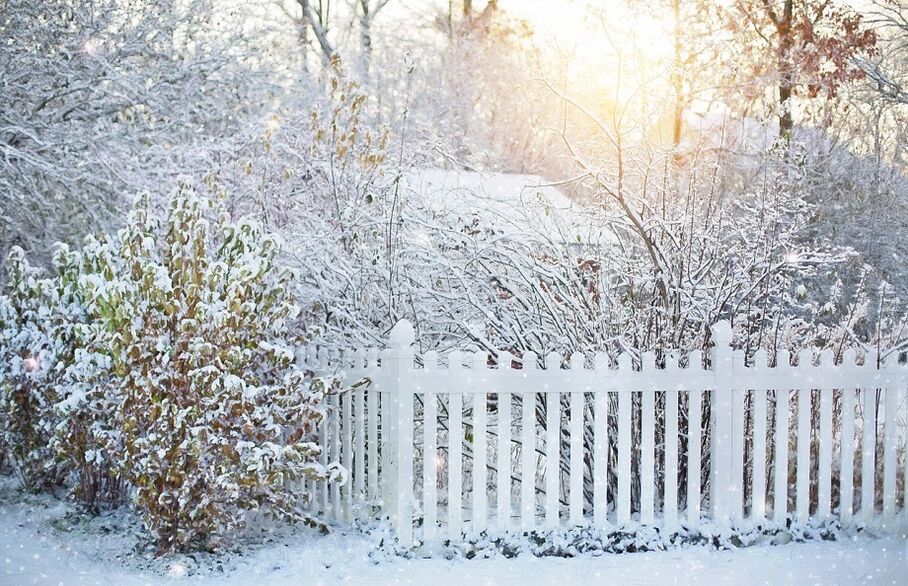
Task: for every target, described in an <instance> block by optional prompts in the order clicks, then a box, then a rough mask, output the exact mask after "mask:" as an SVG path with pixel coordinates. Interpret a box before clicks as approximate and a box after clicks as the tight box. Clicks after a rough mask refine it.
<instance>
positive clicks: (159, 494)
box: [83, 195, 340, 550]
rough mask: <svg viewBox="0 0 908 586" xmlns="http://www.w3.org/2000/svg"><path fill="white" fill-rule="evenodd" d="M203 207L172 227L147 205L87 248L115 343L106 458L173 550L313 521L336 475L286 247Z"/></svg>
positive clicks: (100, 311) (188, 206) (320, 383)
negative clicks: (253, 528)
mask: <svg viewBox="0 0 908 586" xmlns="http://www.w3.org/2000/svg"><path fill="white" fill-rule="evenodd" d="M205 212H206V210H205V206H204V205H203V200H201V199H198V198H195V197H193V196H191V195H179V196H177V197H176V198H174V200H173V202H172V204H171V207H170V210H169V213H168V215H167V218H166V220H161V219H159V218H158V217H157V216H156V215H155V214H154V212H153V210H151V209H150V208H149V202H148V200H147V199H146V200H144V202H142V203H140V204H139V205H137V207H136V208H135V209H134V210H133V212H132V213H131V214H130V216H129V220H128V222H127V227H126V228H124V229H123V230H121V231H120V232H119V233H118V235H117V237H116V238H114V239H111V240H110V241H108V242H104V243H97V244H95V245H92V246H90V247H89V250H88V253H89V254H94V255H95V256H96V258H97V261H96V262H97V265H96V267H95V268H96V272H94V273H92V274H88V275H84V276H83V281H84V282H85V286H86V289H87V291H88V294H89V295H90V297H91V300H92V311H93V312H94V313H95V314H96V316H97V319H99V320H100V321H101V322H102V323H103V324H104V327H105V328H106V329H107V330H108V331H109V332H110V333H111V334H112V335H111V344H110V358H111V368H112V371H113V373H114V376H115V378H116V380H117V388H116V389H115V392H116V394H117V401H116V403H115V404H114V405H112V407H113V409H114V412H113V418H114V421H115V427H116V429H117V432H118V433H117V435H116V436H114V437H112V438H111V439H110V442H109V444H108V445H107V446H106V448H107V455H106V456H105V457H116V458H117V469H118V471H119V472H120V474H121V475H122V477H123V478H124V479H125V480H126V481H127V482H128V483H129V485H130V486H132V487H134V489H135V492H136V495H135V504H136V506H137V508H138V510H139V511H140V512H141V513H142V515H143V517H144V518H145V521H146V523H147V525H148V526H149V528H150V529H151V531H152V532H153V533H154V534H155V536H156V538H157V540H158V544H159V547H160V548H161V549H163V550H174V549H185V548H191V547H199V546H210V545H212V544H213V543H215V542H216V540H218V539H223V538H225V537H227V536H229V535H231V534H233V533H235V532H236V531H237V530H239V529H241V528H242V527H243V525H244V523H245V520H246V514H247V513H248V512H249V511H262V512H264V513H266V514H270V515H273V516H276V517H280V518H282V519H287V520H310V519H309V517H308V516H307V515H306V513H304V512H303V505H304V504H305V500H306V498H307V495H306V494H305V493H304V492H302V491H299V490H286V488H287V484H288V483H292V482H297V481H300V480H304V479H311V478H319V479H326V478H329V477H330V478H332V479H336V478H338V477H339V475H340V469H339V468H338V467H334V466H331V467H329V468H325V467H324V466H322V465H321V464H319V463H318V462H317V461H316V458H317V457H318V455H319V454H320V448H319V446H318V445H317V443H316V442H315V441H314V435H313V434H314V432H315V430H316V425H317V424H318V422H319V421H320V420H321V418H322V416H323V413H324V407H323V398H324V396H325V393H327V392H329V391H331V390H333V388H332V387H331V385H332V383H330V382H328V381H325V380H321V379H315V380H313V379H311V377H309V376H307V375H306V373H304V372H302V371H300V370H298V369H296V368H295V367H294V365H293V364H294V354H293V350H292V348H293V344H294V343H295V342H297V341H298V340H297V339H296V337H295V335H294V334H293V331H294V327H293V326H294V325H295V323H296V320H297V318H298V316H299V309H298V307H297V306H296V304H295V303H294V302H293V298H292V292H291V285H292V274H291V273H290V272H288V271H285V270H283V269H281V268H280V267H279V266H278V265H276V263H275V257H276V255H277V253H278V246H277V243H276V242H275V241H274V240H273V239H272V238H270V237H268V236H266V235H265V234H263V233H262V231H261V230H260V229H259V228H258V227H256V226H255V225H254V224H252V223H248V222H241V223H239V224H237V225H231V224H229V223H227V222H226V220H225V219H224V218H221V219H219V220H218V221H217V223H216V224H214V225H210V224H209V222H208V221H207V220H206V219H205V217H204V214H205Z"/></svg>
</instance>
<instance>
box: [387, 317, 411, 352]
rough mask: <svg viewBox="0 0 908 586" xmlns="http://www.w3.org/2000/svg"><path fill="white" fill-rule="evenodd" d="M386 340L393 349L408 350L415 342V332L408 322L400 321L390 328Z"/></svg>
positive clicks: (405, 320)
mask: <svg viewBox="0 0 908 586" xmlns="http://www.w3.org/2000/svg"><path fill="white" fill-rule="evenodd" d="M388 339H389V340H390V342H391V347H393V348H409V347H410V346H412V345H413V341H414V340H416V330H414V329H413V324H411V323H410V320H407V319H402V320H400V321H399V322H397V323H396V324H394V327H393V328H391V332H390V333H389V334H388Z"/></svg>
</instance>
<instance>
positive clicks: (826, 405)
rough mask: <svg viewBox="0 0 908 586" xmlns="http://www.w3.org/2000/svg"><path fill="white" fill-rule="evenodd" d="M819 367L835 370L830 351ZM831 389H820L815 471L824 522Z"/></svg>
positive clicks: (827, 510)
mask: <svg viewBox="0 0 908 586" xmlns="http://www.w3.org/2000/svg"><path fill="white" fill-rule="evenodd" d="M820 367H821V368H823V369H824V370H825V371H826V372H833V371H834V370H835V356H834V355H833V353H832V350H826V351H825V352H823V353H822V354H821V355H820ZM832 392H833V391H832V388H830V387H827V386H826V385H824V386H823V387H822V388H820V391H819V393H820V430H819V444H820V445H819V450H820V454H819V462H818V470H817V476H818V479H817V514H816V516H817V518H818V519H820V520H821V521H825V520H826V519H828V518H829V515H830V514H831V513H832V441H833V438H832Z"/></svg>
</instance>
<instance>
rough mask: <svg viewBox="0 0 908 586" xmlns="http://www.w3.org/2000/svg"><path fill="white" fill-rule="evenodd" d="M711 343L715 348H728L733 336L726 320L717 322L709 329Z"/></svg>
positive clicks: (729, 324)
mask: <svg viewBox="0 0 908 586" xmlns="http://www.w3.org/2000/svg"><path fill="white" fill-rule="evenodd" d="M711 331H712V337H713V341H714V342H715V343H716V346H728V345H730V344H731V341H732V338H733V337H734V334H733V333H732V330H731V323H730V322H728V321H727V320H722V321H717V322H716V323H714V324H713V325H712V328H711Z"/></svg>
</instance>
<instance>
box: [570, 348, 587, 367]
mask: <svg viewBox="0 0 908 586" xmlns="http://www.w3.org/2000/svg"><path fill="white" fill-rule="evenodd" d="M585 361H586V357H585V356H584V355H583V352H574V353H573V354H571V370H583V364H584V362H585Z"/></svg>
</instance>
